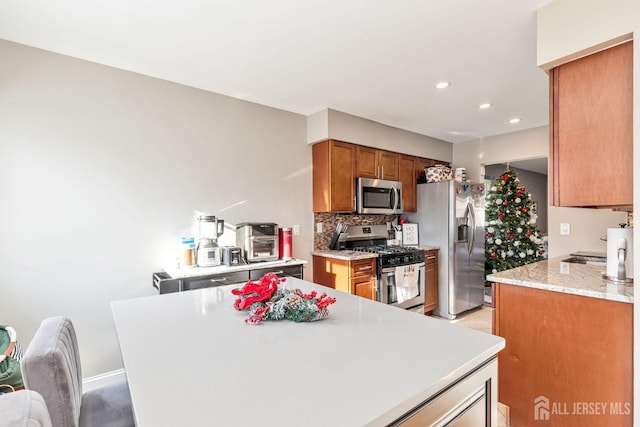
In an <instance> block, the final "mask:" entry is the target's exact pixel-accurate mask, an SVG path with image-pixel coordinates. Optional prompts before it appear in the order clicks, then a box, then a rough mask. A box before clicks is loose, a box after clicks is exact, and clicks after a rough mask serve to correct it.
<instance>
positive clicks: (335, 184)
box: [330, 141, 356, 212]
mask: <svg viewBox="0 0 640 427" xmlns="http://www.w3.org/2000/svg"><path fill="white" fill-rule="evenodd" d="M332 142H333V144H332V150H331V185H330V188H331V211H332V212H353V211H355V210H356V206H355V194H356V190H355V177H354V176H353V165H354V161H355V149H354V147H353V145H351V144H348V143H344V142H339V141H332Z"/></svg>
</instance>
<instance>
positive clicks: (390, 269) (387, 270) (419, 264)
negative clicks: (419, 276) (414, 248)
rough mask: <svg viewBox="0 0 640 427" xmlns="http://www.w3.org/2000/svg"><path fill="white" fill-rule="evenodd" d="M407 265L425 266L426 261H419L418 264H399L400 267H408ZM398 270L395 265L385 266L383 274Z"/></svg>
mask: <svg viewBox="0 0 640 427" xmlns="http://www.w3.org/2000/svg"><path fill="white" fill-rule="evenodd" d="M407 266H413V267H416V268H423V267H424V266H425V263H424V262H419V263H416V264H405V265H399V266H398V267H407ZM395 271H396V268H395V267H387V268H383V269H382V274H386V273H393V272H395Z"/></svg>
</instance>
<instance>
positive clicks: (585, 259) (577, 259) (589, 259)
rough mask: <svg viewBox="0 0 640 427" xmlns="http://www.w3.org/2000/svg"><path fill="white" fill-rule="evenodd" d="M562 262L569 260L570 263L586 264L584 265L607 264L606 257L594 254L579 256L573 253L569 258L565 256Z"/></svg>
mask: <svg viewBox="0 0 640 427" xmlns="http://www.w3.org/2000/svg"><path fill="white" fill-rule="evenodd" d="M562 262H569V263H571V264H586V265H599V266H603V267H605V266H606V265H607V259H606V258H602V257H595V256H580V255H574V256H571V257H569V258H565V259H563V260H562Z"/></svg>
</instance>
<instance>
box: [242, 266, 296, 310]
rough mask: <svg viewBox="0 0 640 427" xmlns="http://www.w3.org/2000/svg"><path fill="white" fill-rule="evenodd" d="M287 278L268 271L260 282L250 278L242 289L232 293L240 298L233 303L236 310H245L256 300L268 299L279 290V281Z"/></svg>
mask: <svg viewBox="0 0 640 427" xmlns="http://www.w3.org/2000/svg"><path fill="white" fill-rule="evenodd" d="M284 280H285V279H283V278H280V277H278V275H277V274H275V273H267V274H265V275H264V276H262V278H261V279H260V281H259V282H258V283H256V282H252V281H251V280H249V281H248V282H247V283H245V285H244V286H243V287H241V288H240V289H233V290H232V291H231V293H232V294H233V295H236V296H237V297H238V298H237V299H236V300H235V302H234V303H233V307H234V308H235V309H236V310H244V309H245V308H248V307H250V306H251V304H253V303H254V302H260V301H266V300H268V299H270V298H271V296H272V295H273V294H274V292H275V291H277V290H278V283H280V282H282V281H284Z"/></svg>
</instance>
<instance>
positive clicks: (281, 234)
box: [278, 228, 293, 260]
mask: <svg viewBox="0 0 640 427" xmlns="http://www.w3.org/2000/svg"><path fill="white" fill-rule="evenodd" d="M278 242H279V250H278V255H279V257H280V259H284V260H288V259H292V258H293V231H292V230H291V229H290V228H280V229H278Z"/></svg>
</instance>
